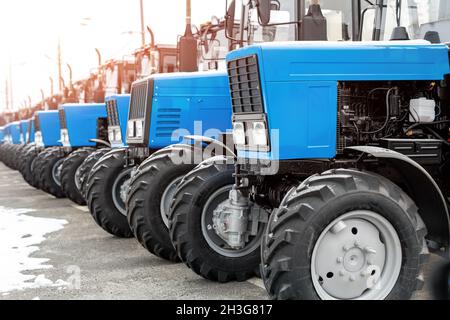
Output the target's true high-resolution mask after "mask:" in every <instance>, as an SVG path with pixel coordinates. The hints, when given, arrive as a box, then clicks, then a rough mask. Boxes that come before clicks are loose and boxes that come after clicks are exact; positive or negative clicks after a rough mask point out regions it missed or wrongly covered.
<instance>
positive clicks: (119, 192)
mask: <svg viewBox="0 0 450 320" xmlns="http://www.w3.org/2000/svg"><path fill="white" fill-rule="evenodd" d="M132 171H133V168H128V169H125V170H124V171H122V172H121V173H120V174H119V176H118V177H117V178H116V180H115V181H114V184H113V186H112V190H111V191H112V199H113V203H114V206H115V207H116V209H117V210H118V211H119V212H120V214H121V215H123V216H125V217H126V216H127V209H126V202H127V193H128V188H129V187H130V183H131V172H132Z"/></svg>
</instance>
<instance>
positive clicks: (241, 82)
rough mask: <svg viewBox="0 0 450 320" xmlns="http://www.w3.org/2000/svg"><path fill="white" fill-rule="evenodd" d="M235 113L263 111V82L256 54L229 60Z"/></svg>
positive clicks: (229, 74) (229, 75)
mask: <svg viewBox="0 0 450 320" xmlns="http://www.w3.org/2000/svg"><path fill="white" fill-rule="evenodd" d="M228 79H229V83H230V92H231V100H232V101H231V102H232V104H233V113H235V114H239V113H263V112H264V108H263V102H262V94H261V82H260V77H259V69H258V57H257V56H256V55H252V56H248V57H244V58H239V59H236V60H232V61H229V62H228Z"/></svg>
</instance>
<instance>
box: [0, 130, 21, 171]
mask: <svg viewBox="0 0 450 320" xmlns="http://www.w3.org/2000/svg"><path fill="white" fill-rule="evenodd" d="M5 134H6V137H5V141H6V144H5V146H4V147H3V149H4V157H3V162H4V163H5V164H6V165H7V166H8V167H9V168H11V169H13V170H17V166H18V162H17V160H16V153H17V152H18V150H19V149H20V147H21V140H20V138H21V132H20V121H15V122H12V123H10V124H8V125H7V126H6V130H5Z"/></svg>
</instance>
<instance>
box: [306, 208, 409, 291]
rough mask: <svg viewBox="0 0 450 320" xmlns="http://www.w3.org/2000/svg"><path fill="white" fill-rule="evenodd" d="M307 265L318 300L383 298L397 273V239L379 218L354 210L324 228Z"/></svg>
mask: <svg viewBox="0 0 450 320" xmlns="http://www.w3.org/2000/svg"><path fill="white" fill-rule="evenodd" d="M311 263H312V268H311V270H312V277H313V283H314V284H315V287H316V291H317V293H318V294H319V296H320V297H321V298H324V299H368V298H370V299H374V298H375V299H384V298H385V297H386V296H387V295H388V294H389V292H390V290H391V289H392V288H393V286H394V285H395V281H396V279H397V277H398V275H399V273H400V268H401V246H400V240H399V238H398V235H397V233H396V231H395V229H394V228H393V227H392V225H391V224H390V223H389V222H388V221H387V220H386V219H384V218H383V217H382V216H380V215H378V214H376V213H373V212H369V211H355V212H352V213H349V214H347V215H344V216H343V217H342V218H340V219H338V220H336V221H334V222H333V223H331V224H330V225H329V226H328V227H327V228H326V229H325V231H324V232H323V233H322V234H321V236H320V237H319V239H318V241H317V243H316V246H315V248H314V253H313V258H312V260H311ZM381 282H382V285H380V286H377V284H379V283H381Z"/></svg>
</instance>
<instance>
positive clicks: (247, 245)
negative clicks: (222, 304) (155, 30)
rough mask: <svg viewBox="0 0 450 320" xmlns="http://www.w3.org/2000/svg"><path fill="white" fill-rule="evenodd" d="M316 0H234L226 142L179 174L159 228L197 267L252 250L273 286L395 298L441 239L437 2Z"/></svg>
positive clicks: (244, 268) (446, 166)
mask: <svg viewBox="0 0 450 320" xmlns="http://www.w3.org/2000/svg"><path fill="white" fill-rule="evenodd" d="M318 2H319V1H313V3H312V4H311V5H310V7H309V9H308V11H306V3H305V1H269V0H267V1H265V0H259V1H247V3H248V5H247V7H246V8H245V10H248V12H249V14H248V16H249V17H252V21H251V23H250V25H251V28H247V29H248V30H249V34H248V37H247V39H249V40H248V41H249V44H251V45H250V46H248V47H246V48H242V49H239V50H236V51H234V52H232V53H230V54H229V55H228V56H227V68H228V76H229V87H230V94H231V101H232V107H233V138H234V143H235V148H236V150H237V153H236V156H235V157H233V158H228V159H225V158H222V159H213V160H211V161H206V162H205V163H203V164H201V165H200V166H199V167H197V168H196V169H195V170H193V171H192V172H190V173H189V174H188V175H187V176H186V177H185V178H184V179H183V181H182V182H181V183H180V184H179V186H178V188H177V190H176V192H175V194H174V200H173V202H172V205H171V210H170V217H169V226H170V235H171V239H172V241H173V244H174V245H175V247H176V250H177V253H178V255H179V256H180V258H181V259H182V260H183V261H184V262H185V263H187V265H188V266H189V267H191V269H192V270H194V271H195V272H197V273H198V274H200V275H202V276H204V277H206V278H212V276H211V274H212V275H217V277H219V276H220V277H221V279H222V280H224V281H228V280H233V279H237V280H239V279H245V278H246V277H247V276H248V275H249V274H252V273H253V272H254V270H255V269H257V268H258V265H259V264H260V262H261V261H262V263H261V269H260V270H261V275H262V277H263V280H264V283H265V286H266V288H267V290H268V292H269V294H270V296H271V297H272V298H275V299H333V300H334V299H408V298H410V297H411V295H412V294H413V292H414V291H415V290H417V289H420V287H421V285H422V283H423V277H422V271H423V266H424V263H425V262H426V260H427V257H428V252H429V250H432V251H434V252H436V253H441V254H444V255H447V252H448V251H447V250H448V247H449V234H450V224H449V213H448V204H449V203H448V200H447V199H448V197H449V196H450V185H449V183H448V178H447V177H448V175H449V173H450V171H449V170H450V158H449V156H450V152H449V151H450V149H449V141H450V140H449V139H450V136H449V123H450V120H449V119H450V112H449V110H450V109H449V107H450V90H449V86H450V65H449V47H448V45H445V44H442V43H441V42H443V41H450V39H449V38H447V36H446V33H448V32H447V31H448V29H447V28H445V29H442V30H440V29H430V27H431V28H432V27H433V26H434V25H435V24H434V22H437V21H438V20H439V21H438V23H437V24H436V25H435V26H438V25H440V24H443V23H444V22H445V18H444V15H446V18H447V20H446V21H447V22H448V21H449V19H448V18H449V17H450V6H448V3H446V2H443V1H429V3H427V4H426V5H424V6H422V5H418V6H414V7H411V6H406V2H404V1H394V0H392V1H391V0H378V1H375V2H374V3H373V5H371V4H368V3H366V2H364V1H358V0H355V1H321V5H319V4H318ZM438 15H442V17H438ZM433 19H435V20H433ZM300 21H301V23H300ZM407 23H409V25H408V27H402V25H403V24H407ZM439 31H442V32H439ZM258 33H259V35H260V36H261V37H259V36H258ZM280 38H283V40H289V41H290V42H281V43H276V42H274V43H262V44H257V43H255V42H257V41H253V39H261V41H262V42H264V41H271V40H272V41H273V40H277V39H280ZM423 38H425V39H426V41H424V40H410V39H423ZM303 40H311V41H303ZM312 40H321V41H326V40H337V41H334V42H317V41H312ZM351 40H353V41H351ZM361 40H363V41H361ZM388 40H393V41H388ZM230 162H231V163H230ZM219 280H220V279H219Z"/></svg>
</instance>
